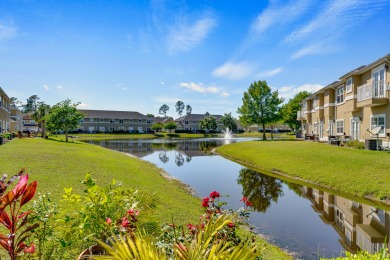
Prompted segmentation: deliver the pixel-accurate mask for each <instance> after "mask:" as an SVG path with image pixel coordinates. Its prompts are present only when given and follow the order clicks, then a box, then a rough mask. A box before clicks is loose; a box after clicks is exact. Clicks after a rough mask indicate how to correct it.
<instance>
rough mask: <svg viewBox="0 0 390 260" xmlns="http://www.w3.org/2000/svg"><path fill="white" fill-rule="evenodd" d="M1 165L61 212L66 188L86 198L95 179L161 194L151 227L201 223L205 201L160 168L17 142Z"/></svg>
mask: <svg viewBox="0 0 390 260" xmlns="http://www.w3.org/2000/svg"><path fill="white" fill-rule="evenodd" d="M59 138H60V139H61V137H59ZM0 165H1V167H0V174H7V175H8V176H11V175H13V174H16V173H17V172H18V171H19V170H20V169H21V168H24V167H25V168H26V169H27V172H28V173H29V176H30V178H29V179H30V181H29V182H31V181H32V180H37V181H38V192H41V193H45V192H51V194H52V198H53V199H54V200H55V201H57V202H58V203H59V204H60V206H61V198H62V194H63V191H64V187H73V189H74V191H75V192H77V193H79V194H82V189H83V188H84V187H83V186H82V185H81V184H80V181H81V180H83V179H84V176H85V174H86V173H90V174H91V175H92V177H93V178H94V179H96V180H97V184H99V185H101V186H105V185H106V184H109V183H110V182H111V180H112V179H116V180H118V181H121V182H122V183H123V186H124V187H133V188H136V189H138V190H139V191H142V192H145V193H154V194H156V196H157V198H158V201H157V208H156V209H154V210H153V212H152V213H151V214H152V215H148V216H145V215H144V216H142V213H141V215H140V216H142V217H143V218H146V219H147V220H149V221H158V222H160V223H167V222H171V221H172V219H173V220H174V222H175V224H187V223H189V222H195V223H196V221H198V219H199V216H200V215H201V207H200V199H199V198H196V197H194V196H193V195H191V194H189V193H188V191H187V190H186V189H185V188H184V186H183V184H181V183H180V182H178V181H176V180H172V179H167V178H166V177H164V176H163V175H164V174H165V173H164V172H163V171H162V170H161V169H159V168H157V167H156V166H155V165H153V164H151V163H148V162H145V161H143V160H140V159H137V158H133V157H130V156H127V155H125V154H123V153H119V152H116V151H112V150H108V149H105V148H102V147H99V146H94V145H90V144H87V143H82V142H77V141H76V142H70V143H65V142H63V141H59V140H51V139H49V140H44V139H41V138H34V139H30V138H26V139H15V140H12V141H11V142H8V143H7V144H5V145H1V146H0ZM64 207H65V206H62V208H63V209H64ZM261 243H264V241H263V242H261ZM265 254H266V255H267V259H286V258H288V256H286V254H285V253H283V252H281V251H280V250H279V249H278V248H276V247H274V246H272V245H267V246H266V251H265Z"/></svg>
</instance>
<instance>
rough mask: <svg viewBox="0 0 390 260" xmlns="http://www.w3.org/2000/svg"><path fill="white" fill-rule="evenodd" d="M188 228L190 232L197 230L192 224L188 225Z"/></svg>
mask: <svg viewBox="0 0 390 260" xmlns="http://www.w3.org/2000/svg"><path fill="white" fill-rule="evenodd" d="M187 227H188V229H189V230H196V226H194V225H192V224H187Z"/></svg>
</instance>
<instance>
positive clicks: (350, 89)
mask: <svg viewBox="0 0 390 260" xmlns="http://www.w3.org/2000/svg"><path fill="white" fill-rule="evenodd" d="M345 91H346V92H347V93H349V92H352V77H350V78H348V79H347V84H346V86H345Z"/></svg>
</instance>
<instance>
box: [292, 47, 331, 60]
mask: <svg viewBox="0 0 390 260" xmlns="http://www.w3.org/2000/svg"><path fill="white" fill-rule="evenodd" d="M324 50H325V48H324V46H323V44H322V43H316V44H311V45H308V46H306V47H304V48H302V49H300V50H298V51H297V52H295V53H294V54H293V55H292V56H291V59H293V60H295V59H299V58H302V57H304V56H307V55H312V54H319V53H322V52H323V51H324Z"/></svg>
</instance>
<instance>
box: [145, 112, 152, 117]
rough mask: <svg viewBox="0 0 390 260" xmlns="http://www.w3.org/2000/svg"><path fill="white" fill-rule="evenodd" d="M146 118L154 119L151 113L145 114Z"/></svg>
mask: <svg viewBox="0 0 390 260" xmlns="http://www.w3.org/2000/svg"><path fill="white" fill-rule="evenodd" d="M146 116H147V117H154V115H153V114H151V113H147V114H146Z"/></svg>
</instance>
